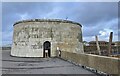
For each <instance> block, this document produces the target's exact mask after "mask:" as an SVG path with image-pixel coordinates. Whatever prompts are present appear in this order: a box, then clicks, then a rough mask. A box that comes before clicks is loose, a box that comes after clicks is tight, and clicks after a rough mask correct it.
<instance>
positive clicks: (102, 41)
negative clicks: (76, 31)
mask: <svg viewBox="0 0 120 76" xmlns="http://www.w3.org/2000/svg"><path fill="white" fill-rule="evenodd" d="M98 42H103V43H106V42H107V41H98ZM89 43H96V41H90V42H89Z"/></svg>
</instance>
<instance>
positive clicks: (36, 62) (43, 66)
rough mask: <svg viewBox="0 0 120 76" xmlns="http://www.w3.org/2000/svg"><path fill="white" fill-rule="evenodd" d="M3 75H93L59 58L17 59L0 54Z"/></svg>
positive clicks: (4, 53)
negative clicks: (0, 55) (0, 56)
mask: <svg viewBox="0 0 120 76" xmlns="http://www.w3.org/2000/svg"><path fill="white" fill-rule="evenodd" d="M2 73H3V74H93V73H92V72H90V71H88V70H86V69H83V68H81V67H78V66H76V65H74V64H72V63H70V62H67V61H64V60H62V59H59V58H48V59H46V58H17V57H11V56H10V51H8V50H7V51H5V50H4V51H3V52H2Z"/></svg>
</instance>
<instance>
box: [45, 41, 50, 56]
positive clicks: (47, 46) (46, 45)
mask: <svg viewBox="0 0 120 76" xmlns="http://www.w3.org/2000/svg"><path fill="white" fill-rule="evenodd" d="M45 50H48V57H50V56H51V43H50V42H49V41H45V42H44V43H43V57H45Z"/></svg>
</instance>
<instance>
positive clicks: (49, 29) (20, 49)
mask: <svg viewBox="0 0 120 76" xmlns="http://www.w3.org/2000/svg"><path fill="white" fill-rule="evenodd" d="M81 27H82V26H81V25H80V24H79V23H75V22H72V21H68V20H58V19H35V20H25V21H19V22H16V23H15V24H14V34H13V45H12V50H11V55H12V56H19V57H43V53H44V52H43V51H44V50H43V48H44V46H43V44H44V42H45V41H49V42H50V44H51V47H50V51H51V52H50V54H51V57H54V56H56V55H57V51H56V48H57V47H59V49H60V50H61V51H67V52H74V53H83V44H82V31H81Z"/></svg>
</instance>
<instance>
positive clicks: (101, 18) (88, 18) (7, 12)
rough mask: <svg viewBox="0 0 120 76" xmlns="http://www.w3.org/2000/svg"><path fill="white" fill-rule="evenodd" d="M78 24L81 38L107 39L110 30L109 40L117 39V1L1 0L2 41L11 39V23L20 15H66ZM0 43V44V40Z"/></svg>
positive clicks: (5, 42)
mask: <svg viewBox="0 0 120 76" xmlns="http://www.w3.org/2000/svg"><path fill="white" fill-rule="evenodd" d="M66 17H68V20H71V21H75V22H78V23H80V24H81V25H82V33H83V40H84V41H88V42H89V41H93V40H95V35H98V37H99V40H102V41H108V37H109V33H110V32H113V41H118V3H117V2H106V3H105V2H99V3H97V2H93V3H92V2H89V3H88V2H85V3H83V2H66V3H65V2H61V3H60V2H58V3H55V2H48V3H47V2H45V3H43V2H31V3H29V2H23V3H20V2H16V3H13V2H8V3H2V43H3V44H10V43H12V36H13V24H14V23H15V22H16V21H19V20H23V19H35V18H40V19H41V18H47V19H53V18H54V19H66ZM0 45H1V44H0Z"/></svg>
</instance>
